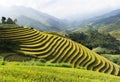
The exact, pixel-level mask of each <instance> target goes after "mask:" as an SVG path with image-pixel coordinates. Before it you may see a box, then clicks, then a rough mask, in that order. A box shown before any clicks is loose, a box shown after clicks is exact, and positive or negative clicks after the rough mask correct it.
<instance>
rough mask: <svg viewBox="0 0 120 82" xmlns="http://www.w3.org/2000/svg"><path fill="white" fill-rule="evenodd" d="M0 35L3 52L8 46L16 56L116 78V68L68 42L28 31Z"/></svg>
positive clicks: (11, 30) (12, 30)
mask: <svg viewBox="0 0 120 82" xmlns="http://www.w3.org/2000/svg"><path fill="white" fill-rule="evenodd" d="M0 35H1V36H0V40H1V41H2V40H3V43H2V44H1V47H2V45H3V46H6V47H5V49H6V51H7V50H9V48H11V47H7V45H9V44H12V51H13V52H16V54H18V55H21V54H22V56H25V57H26V56H30V57H34V58H37V59H44V60H46V61H47V62H52V63H54V62H56V63H62V62H65V63H71V64H72V65H73V67H77V66H82V67H86V69H88V70H94V71H99V72H104V73H108V74H113V75H120V68H119V66H118V65H116V64H114V63H112V62H110V61H109V60H107V59H106V58H104V57H102V56H100V55H98V54H96V53H95V52H93V51H91V50H89V49H88V48H86V47H85V46H83V45H81V44H78V43H76V42H74V41H72V40H70V39H66V38H63V37H58V36H56V35H52V34H47V33H44V32H40V31H37V30H35V29H28V28H1V29H0ZM7 41H8V42H7ZM11 41H13V42H12V43H9V42H11ZM14 41H17V42H19V43H20V44H19V47H15V45H16V44H15V45H13V43H14ZM9 57H10V59H11V58H13V59H15V58H16V57H17V56H14V55H12V56H11V55H10V56H9V55H8V56H7V57H5V58H7V60H9Z"/></svg>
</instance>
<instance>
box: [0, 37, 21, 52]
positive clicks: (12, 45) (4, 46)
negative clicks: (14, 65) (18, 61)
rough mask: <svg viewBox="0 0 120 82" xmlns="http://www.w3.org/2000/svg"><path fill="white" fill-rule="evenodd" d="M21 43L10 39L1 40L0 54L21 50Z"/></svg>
mask: <svg viewBox="0 0 120 82" xmlns="http://www.w3.org/2000/svg"><path fill="white" fill-rule="evenodd" d="M19 44H20V42H18V41H12V40H9V39H1V40H0V52H10V51H14V50H16V49H18V48H19Z"/></svg>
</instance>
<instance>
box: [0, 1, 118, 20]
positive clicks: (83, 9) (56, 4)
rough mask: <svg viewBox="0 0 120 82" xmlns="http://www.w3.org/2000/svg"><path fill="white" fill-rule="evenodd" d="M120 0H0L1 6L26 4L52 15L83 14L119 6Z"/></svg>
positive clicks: (61, 16)
mask: <svg viewBox="0 0 120 82" xmlns="http://www.w3.org/2000/svg"><path fill="white" fill-rule="evenodd" d="M119 3H120V0H0V5H3V6H13V5H18V6H27V7H32V8H34V9H37V10H40V11H42V12H45V13H48V14H51V15H53V16H56V17H59V18H64V17H66V16H72V15H73V16H74V15H77V14H79V15H84V14H87V13H94V12H99V11H102V10H106V11H107V10H113V9H117V8H120V5H119Z"/></svg>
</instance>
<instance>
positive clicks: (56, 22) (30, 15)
mask: <svg viewBox="0 0 120 82" xmlns="http://www.w3.org/2000/svg"><path fill="white" fill-rule="evenodd" d="M0 11H1V12H2V13H1V14H0V16H6V17H12V18H17V20H18V22H17V24H18V25H27V26H29V27H34V28H36V29H38V30H43V31H60V30H63V29H64V28H65V27H66V24H65V23H64V22H63V21H62V20H60V19H58V18H55V17H53V16H50V15H48V14H46V13H42V12H39V11H37V10H35V9H33V8H29V7H23V6H14V7H9V8H3V7H2V8H0Z"/></svg>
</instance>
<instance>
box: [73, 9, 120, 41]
mask: <svg viewBox="0 0 120 82" xmlns="http://www.w3.org/2000/svg"><path fill="white" fill-rule="evenodd" d="M77 27H78V28H76V29H74V31H83V32H86V31H89V30H98V31H99V32H104V33H105V32H106V33H107V32H109V33H110V34H112V35H113V36H114V37H117V38H118V39H120V9H118V10H114V11H112V12H110V13H106V14H104V15H101V16H98V17H94V18H91V19H88V20H84V21H83V23H82V24H80V25H79V26H77Z"/></svg>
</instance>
